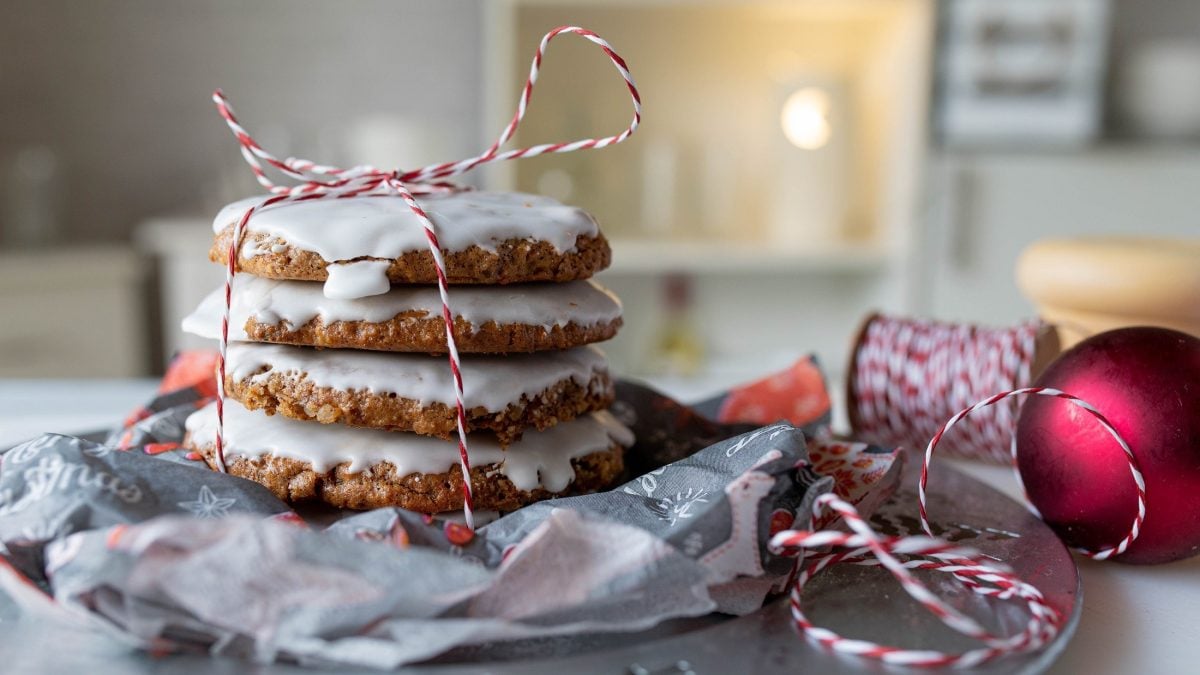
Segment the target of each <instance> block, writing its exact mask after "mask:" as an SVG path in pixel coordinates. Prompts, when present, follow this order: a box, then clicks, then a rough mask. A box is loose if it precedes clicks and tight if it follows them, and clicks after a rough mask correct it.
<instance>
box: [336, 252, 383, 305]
mask: <svg viewBox="0 0 1200 675" xmlns="http://www.w3.org/2000/svg"><path fill="white" fill-rule="evenodd" d="M391 266H392V263H391V262H390V261H387V260H356V261H353V262H338V263H331V264H329V265H327V266H326V267H325V271H326V272H328V273H329V277H328V278H327V279H326V280H325V285H324V287H323V289H322V290H323V291H324V293H325V297H327V298H331V299H333V300H354V299H355V298H366V297H370V296H373V295H383V294H384V293H387V292H388V291H389V290H391V288H392V284H391V282H390V281H388V275H387V272H388V268H389V267H391Z"/></svg>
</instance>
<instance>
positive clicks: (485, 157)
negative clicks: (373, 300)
mask: <svg viewBox="0 0 1200 675" xmlns="http://www.w3.org/2000/svg"><path fill="white" fill-rule="evenodd" d="M563 33H573V34H575V35H579V36H581V37H583V38H584V39H586V40H588V41H590V42H592V43H593V44H595V45H597V46H599V47H600V49H601V51H603V52H604V54H605V55H606V56H608V59H609V60H610V61H611V62H612V64H613V66H614V67H616V69H617V72H618V73H619V74H620V75H621V78H622V79H624V80H625V85H626V87H627V88H628V89H629V96H630V98H631V99H632V101H633V119H632V121H631V122H630V123H629V126H628V127H627V128H626V129H625V130H624V131H622V132H621V133H619V134H616V135H613V136H606V137H604V138H587V139H583V140H578V141H573V142H569V143H547V144H543V145H534V146H531V147H527V148H519V149H515V150H507V151H505V152H500V146H502V145H504V144H505V143H507V142H508V141H509V139H511V138H512V136H513V134H514V133H516V131H517V127H518V126H519V125H520V124H521V120H522V119H524V117H525V112H526V110H527V109H528V107H529V100H530V97H531V96H532V95H533V86H534V84H535V83H536V82H537V78H538V71H539V70H540V69H541V66H542V57H543V55H544V54H545V52H546V47H547V46H548V45H549V44H550V41H551V40H553V39H554V38H555V37H557V36H559V35H561V34H563ZM213 102H214V103H216V105H217V110H218V111H219V112H220V114H221V117H223V118H224V119H225V122H226V124H228V125H229V129H230V130H231V131H232V132H233V135H234V136H235V137H236V138H237V141H238V144H239V145H240V146H241V152H242V157H243V158H244V159H245V160H246V163H247V164H249V165H250V170H251V171H252V172H254V177H255V178H256V179H257V180H258V182H259V184H260V185H262V186H263V187H264V188H266V189H267V191H268V192H270V193H271V195H272V196H271V197H269V198H267V199H266V200H265V201H263V202H262V203H260V204H257V205H255V206H252V207H250V208H249V209H247V210H246V212H245V213H244V214H242V217H241V218H240V219H239V220H238V221H237V225H236V226H235V227H234V231H233V237H232V239H231V240H230V242H229V250H228V256H229V262H228V266H227V267H226V270H225V308H224V313H223V314H222V316H221V346H220V357H219V359H218V374H217V434H216V464H217V467H218V469H219V470H220V471H225V448H224V441H225V439H224V431H225V357H226V353H227V350H228V345H229V314H230V307H231V305H232V297H233V279H234V276H235V275H236V274H237V271H238V250H239V249H240V247H241V243H242V239H243V237H244V236H245V231H246V224H247V223H249V222H250V218H251V217H252V216H254V214H255V213H257V212H258V211H260V210H261V209H263V208H266V207H269V206H273V205H276V204H281V203H284V202H300V201H307V200H312V199H343V198H348V197H387V196H399V197H400V198H402V199H404V201H405V203H406V204H408V206H409V208H410V209H412V212H413V214H414V215H416V216H417V219H418V220H419V221H420V222H421V224H422V226H424V228H425V237H426V239H427V241H428V244H429V252H430V253H431V254H432V255H433V261H434V265H435V267H436V269H437V278H438V292H439V293H440V294H441V298H442V318H443V319H444V321H445V324H446V345H447V348H448V349H447V351H448V352H449V357H448V358H449V362H450V371H451V373H452V374H453V376H454V377H453V380H454V398H455V405H456V407H457V421H458V451H459V466H460V467H461V469H462V479H463V510H464V511H465V514H466V521H467V525H468V526H469V527H470V528H471V529H474V519H473V515H472V511H473V508H472V506H473V499H472V489H471V463H470V458H469V456H468V452H467V434H466V407H465V405H464V404H463V385H462V369H461V367H460V360H459V357H458V346H457V343H456V342H455V339H454V315H453V313H452V312H451V311H450V298H449V292H448V290H447V281H446V266H445V261H444V260H443V259H442V247H441V244H440V243H439V242H438V236H437V230H436V228H435V226H434V224H433V222H432V221H430V219H429V217H428V216H427V215H426V214H425V211H424V210H422V208H421V206H420V205H419V204H418V203H417V200H416V199H415V198H414V195H428V194H434V193H445V192H451V191H456V190H461V189H464V188H462V187H459V186H456V185H454V184H452V183H448V182H445V180H444V179H447V178H450V177H453V176H457V175H460V174H463V173H465V172H467V171H470V170H471V169H474V168H475V167H477V166H481V165H483V164H489V163H491V162H500V161H505V160H510V159H520V158H522V157H534V156H537V155H543V154H548V153H561V152H573V151H575V150H588V149H593V148H603V147H607V146H609V145H615V144H617V143H620V142H621V141H624V140H625V139H627V138H629V136H630V135H632V134H633V132H634V131H636V130H637V128H638V124H639V123H640V122H641V115H642V103H641V97H640V96H639V94H638V90H637V86H636V85H635V84H634V82H633V75H631V74H630V72H629V68H628V66H626V65H625V60H624V59H622V58H621V56H620V55H618V54H617V53H616V52H615V51H614V50H613V48H612V45H610V44H608V42H606V41H605V40H604V39H602V38H601V37H600V36H599V35H596V34H595V33H593V32H592V31H590V30H587V29H585V28H579V27H577V26H561V27H559V28H555V29H554V30H552V31H550V32H549V33H546V35H545V36H544V37H543V38H542V41H541V43H540V44H539V45H538V49H537V52H536V53H535V54H534V56H533V63H532V64H531V65H530V68H529V78H528V79H527V80H526V82H525V86H524V88H523V89H522V90H521V96H520V99H519V101H518V103H517V111H516V112H515V113H514V114H513V117H512V120H511V121H510V122H509V123H508V125H507V126H506V127H505V128H504V131H502V132H501V133H500V136H499V137H498V138H497V139H496V141H495V142H494V143H492V145H491V146H490V147H489V148H488V149H487V150H485V151H484V152H483V153H482V154H480V155H477V156H475V157H470V158H468V159H463V160H459V161H456V162H445V163H442V164H433V165H430V166H426V167H422V168H420V169H414V170H412V171H400V170H392V171H388V170H384V169H378V168H376V167H373V166H366V165H362V166H356V167H352V168H349V169H341V168H338V167H334V166H326V165H321V164H316V163H314V162H311V161H308V160H305V159H295V158H288V159H282V160H281V159H278V158H276V157H275V156H274V155H272V154H271V153H269V152H267V151H266V150H264V149H263V148H262V146H260V145H259V144H258V142H257V141H255V140H254V138H252V137H251V136H250V134H249V132H247V131H246V130H245V129H244V128H243V127H242V125H241V124H239V123H238V121H237V118H236V117H235V116H234V114H233V109H232V107H231V106H230V104H229V102H228V100H227V99H226V98H225V95H224V94H223V93H222V92H221V91H220V90H217V91H216V92H214V93H213ZM263 163H266V164H267V165H270V166H271V167H274V168H275V169H277V170H278V171H279V172H281V173H283V174H284V175H286V176H288V177H290V178H292V179H295V180H297V181H300V183H299V184H297V185H277V184H275V183H274V182H273V181H272V180H271V179H270V178H269V177H268V176H267V174H266V170H265V169H264V167H263Z"/></svg>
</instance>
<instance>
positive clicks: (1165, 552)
mask: <svg viewBox="0 0 1200 675" xmlns="http://www.w3.org/2000/svg"><path fill="white" fill-rule="evenodd" d="M1035 386H1040V387H1053V388H1055V389H1061V390H1062V391H1065V392H1067V393H1069V394H1072V395H1074V396H1078V397H1079V398H1081V399H1083V400H1085V401H1087V402H1088V403H1091V404H1092V405H1093V406H1095V407H1096V409H1097V410H1099V411H1100V413H1101V414H1103V415H1104V416H1105V417H1106V418H1107V419H1108V421H1109V422H1111V423H1112V425H1113V427H1115V428H1116V430H1117V431H1118V432H1120V434H1121V436H1122V437H1123V438H1124V439H1125V440H1126V441H1127V442H1128V443H1129V446H1130V448H1131V449H1132V450H1133V453H1134V455H1135V456H1136V457H1137V460H1138V464H1139V465H1140V467H1141V470H1142V473H1143V475H1144V476H1145V479H1146V518H1145V522H1144V523H1143V527H1142V530H1141V535H1140V536H1139V537H1138V538H1137V540H1136V541H1134V542H1133V544H1132V545H1131V546H1130V547H1129V549H1128V550H1126V551H1125V553H1123V554H1121V555H1119V556H1114V557H1113V560H1120V561H1121V562H1128V563H1141V564H1152V563H1162V562H1169V561H1172V560H1179V559H1181V558H1187V557H1189V556H1192V555H1195V554H1197V553H1200V339H1197V338H1195V337H1192V336H1190V335H1187V334H1186V333H1181V332H1178V331H1174V330H1168V329H1166V328H1150V327H1138V328H1122V329H1119V330H1113V331H1109V332H1106V333H1101V334H1099V335H1096V336H1093V337H1091V338H1088V339H1087V340H1084V341H1083V342H1080V343H1079V344H1077V345H1075V347H1073V348H1071V349H1070V350H1068V351H1066V352H1064V353H1063V354H1062V355H1061V356H1059V357H1058V359H1057V360H1055V361H1054V362H1053V363H1052V364H1051V365H1050V367H1049V368H1047V369H1046V371H1045V372H1044V373H1042V375H1041V377H1039V378H1038V381H1037V382H1036V383H1035ZM1016 442H1017V468H1018V470H1019V471H1020V474H1021V479H1022V481H1024V483H1025V489H1026V491H1027V492H1028V495H1029V500H1030V501H1031V502H1033V505H1034V506H1036V507H1037V508H1038V510H1039V511H1040V512H1041V514H1042V518H1043V519H1045V521H1046V523H1047V524H1049V525H1050V527H1052V528H1053V529H1054V531H1055V532H1057V533H1058V535H1059V536H1060V537H1062V539H1063V541H1065V542H1067V543H1068V544H1070V545H1072V546H1077V547H1082V548H1087V549H1093V550H1095V549H1101V548H1105V547H1108V546H1112V545H1114V544H1116V543H1117V542H1118V541H1120V540H1121V538H1122V537H1123V536H1124V535H1125V534H1126V533H1127V532H1128V531H1129V526H1130V523H1132V522H1133V517H1134V514H1135V513H1136V512H1137V491H1136V488H1135V486H1134V482H1133V479H1132V477H1131V476H1130V473H1129V465H1128V463H1127V461H1126V460H1125V457H1124V454H1123V453H1122V451H1121V448H1120V446H1119V445H1117V443H1116V441H1114V440H1113V438H1112V437H1111V436H1110V435H1109V434H1108V433H1107V432H1106V431H1105V430H1104V429H1103V428H1102V427H1101V426H1100V425H1099V424H1097V423H1096V421H1095V420H1094V419H1093V418H1092V417H1091V416H1089V415H1088V414H1086V413H1085V412H1084V411H1082V410H1080V409H1079V408H1078V407H1076V406H1074V405H1071V404H1070V403H1067V402H1065V401H1060V400H1056V399H1052V398H1046V397H1040V396H1034V397H1030V398H1029V399H1027V400H1026V402H1025V404H1024V405H1023V406H1022V408H1021V414H1020V418H1019V419H1018V421H1017V436H1016Z"/></svg>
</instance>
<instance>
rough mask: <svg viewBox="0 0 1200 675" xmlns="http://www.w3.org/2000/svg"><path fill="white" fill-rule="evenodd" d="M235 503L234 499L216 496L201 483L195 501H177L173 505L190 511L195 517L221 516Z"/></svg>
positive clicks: (227, 513) (225, 514)
mask: <svg viewBox="0 0 1200 675" xmlns="http://www.w3.org/2000/svg"><path fill="white" fill-rule="evenodd" d="M236 503H237V500H236V499H229V498H227V497H218V496H216V495H215V494H213V491H212V490H210V489H209V487H208V486H207V485H201V486H200V495H199V496H198V497H196V501H194V502H178V503H176V504H175V505H176V506H178V507H179V508H181V509H184V510H185V511H191V512H192V515H194V516H196V517H197V518H221V517H223V516H227V515H229V507H231V506H233V505H234V504H236Z"/></svg>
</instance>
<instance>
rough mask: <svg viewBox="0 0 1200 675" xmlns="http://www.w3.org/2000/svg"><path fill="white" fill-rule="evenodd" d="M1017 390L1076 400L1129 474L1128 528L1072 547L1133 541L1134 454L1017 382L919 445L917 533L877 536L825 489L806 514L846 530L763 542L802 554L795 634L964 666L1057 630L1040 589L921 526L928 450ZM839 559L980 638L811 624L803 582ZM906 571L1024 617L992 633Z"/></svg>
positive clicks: (831, 644)
mask: <svg viewBox="0 0 1200 675" xmlns="http://www.w3.org/2000/svg"><path fill="white" fill-rule="evenodd" d="M1022 396H1050V397H1053V398H1057V399H1061V400H1063V401H1066V402H1067V403H1069V404H1071V405H1075V406H1078V407H1079V408H1081V409H1083V410H1084V411H1086V412H1087V413H1088V414H1089V415H1091V416H1092V417H1094V418H1095V419H1096V421H1097V422H1099V424H1100V425H1101V426H1102V427H1104V429H1105V430H1106V431H1107V432H1108V433H1109V434H1110V435H1111V436H1112V437H1113V439H1114V440H1116V441H1117V443H1118V444H1119V445H1120V446H1121V449H1122V450H1123V451H1124V453H1125V458H1126V460H1127V462H1128V464H1129V471H1130V474H1131V475H1132V477H1133V481H1134V484H1135V485H1136V486H1137V495H1138V499H1137V514H1136V515H1135V516H1134V518H1133V523H1132V525H1131V526H1130V528H1129V531H1128V533H1127V534H1126V535H1125V536H1124V537H1122V539H1121V541H1120V542H1118V543H1117V544H1116V545H1115V546H1112V547H1109V548H1104V549H1101V550H1097V551H1091V550H1082V549H1080V550H1079V553H1081V554H1083V555H1086V556H1088V557H1091V558H1094V559H1096V560H1104V559H1107V558H1109V557H1112V556H1114V555H1120V554H1121V553H1123V552H1125V551H1126V550H1127V549H1128V548H1129V545H1130V544H1132V543H1133V541H1134V540H1135V539H1137V537H1138V534H1139V533H1140V532H1141V528H1142V521H1143V520H1144V519H1145V517H1146V482H1145V479H1144V478H1143V476H1142V472H1141V469H1140V468H1139V467H1138V462H1137V458H1136V457H1135V456H1134V454H1133V451H1132V450H1131V449H1130V447H1129V444H1128V443H1127V442H1126V441H1125V439H1124V438H1122V437H1121V434H1120V433H1118V432H1117V430H1116V429H1115V428H1113V426H1112V424H1111V423H1110V422H1109V421H1108V420H1107V419H1105V417H1104V415H1102V414H1101V413H1100V412H1099V411H1098V410H1096V409H1095V408H1094V407H1092V405H1091V404H1089V403H1087V402H1086V401H1083V400H1081V399H1079V398H1077V397H1075V396H1071V395H1070V394H1067V393H1065V392H1062V391H1059V390H1057V389H1051V388H1048V387H1025V388H1022V389H1016V390H1013V391H1007V392H1003V393H1000V394H996V395H994V396H990V397H988V398H986V399H984V400H982V401H979V402H978V403H975V404H974V405H971V406H968V407H966V408H964V409H962V410H960V411H959V412H958V413H956V414H955V415H954V416H952V417H951V418H950V419H949V420H948V421H946V422H945V423H944V424H943V425H942V426H941V427H940V428H939V429H938V430H937V432H936V433H935V434H934V435H933V438H932V439H931V440H930V441H929V443H928V445H926V447H925V458H924V463H923V465H922V467H921V480H920V483H919V484H918V502H919V509H920V518H921V528H922V529H923V530H924V531H925V536H922V535H915V536H906V537H881V536H879V535H877V534H876V533H875V532H874V531H873V530H872V529H871V527H870V525H868V524H867V523H866V522H865V521H864V520H863V519H862V517H861V516H860V515H859V514H858V511H857V510H855V508H854V507H853V506H851V505H850V504H848V503H846V502H844V501H842V500H841V499H839V498H838V497H836V496H834V495H832V494H826V495H822V496H821V497H819V498H817V500H816V502H815V503H814V505H813V518H814V520H816V519H819V518H821V517H822V516H825V515H826V514H827V511H832V512H833V513H836V514H837V515H838V516H841V518H842V519H843V520H844V521H845V523H846V525H847V526H848V527H849V529H850V530H851V532H850V533H846V532H841V531H837V530H823V531H819V532H807V531H798V530H787V531H784V532H780V533H778V534H776V535H775V536H774V537H772V538H771V542H770V548H771V550H772V551H774V552H776V553H779V554H783V555H795V556H800V555H804V554H806V553H807V556H808V557H807V559H805V560H802V561H799V562H798V565H801V564H802V565H803V567H802V568H800V567H798V569H797V572H796V575H795V579H794V580H793V582H792V589H791V594H790V601H791V612H792V619H793V621H794V622H795V624H796V627H797V629H798V630H799V631H800V632H801V633H802V634H804V635H806V636H807V637H808V638H809V639H811V640H813V641H814V642H816V643H817V644H819V645H821V646H823V647H825V648H827V649H830V650H832V651H836V652H839V653H843V654H851V655H855V656H858V657H862V658H869V659H876V660H879V661H883V662H885V663H889V664H895V665H905V666H917V667H953V668H970V667H973V666H976V665H979V664H981V663H984V662H986V661H991V660H993V659H996V658H999V657H1002V656H1007V655H1013V654H1023V653H1027V652H1032V651H1036V650H1037V649H1040V648H1041V647H1042V646H1044V645H1046V644H1047V643H1048V642H1050V641H1051V640H1053V639H1054V637H1055V636H1056V635H1057V634H1058V631H1059V630H1060V629H1061V627H1062V624H1063V621H1064V619H1065V617H1063V616H1061V615H1060V613H1059V612H1058V611H1057V610H1055V609H1054V608H1053V607H1051V606H1050V605H1049V604H1047V602H1046V599H1045V597H1044V596H1043V595H1042V593H1041V592H1040V591H1038V589H1037V588H1035V587H1034V586H1032V585H1030V584H1028V583H1026V582H1024V581H1022V580H1021V579H1019V578H1017V577H1016V576H1015V575H1013V574H1012V573H1011V572H1009V571H1008V570H1004V569H1000V568H998V567H997V566H995V564H994V562H992V560H991V559H990V558H988V557H987V556H984V555H983V554H981V553H980V552H979V551H976V550H974V549H971V548H967V547H961V546H956V545H954V544H951V543H949V542H947V541H944V540H942V539H938V538H936V537H934V536H933V530H932V528H931V527H930V525H929V518H928V509H927V506H926V493H925V488H926V485H927V483H928V480H929V466H930V464H931V462H932V461H933V453H934V450H935V449H936V448H937V446H938V443H940V442H941V440H942V437H943V436H944V435H945V433H946V432H947V431H948V430H949V429H950V428H951V427H953V426H954V425H956V424H958V423H959V422H960V421H962V420H963V419H964V418H966V417H968V416H970V415H972V414H976V413H978V412H979V411H980V410H985V409H988V408H991V407H992V406H995V405H997V404H999V403H1001V402H1011V401H1013V400H1016V399H1018V398H1019V397H1022ZM1010 445H1011V448H1012V461H1013V464H1014V467H1015V464H1016V459H1017V455H1016V453H1017V447H1016V443H1015V439H1014V440H1013V441H1012V442H1011V443H1010ZM1018 478H1019V475H1018ZM900 557H904V558H905V560H903V561H902V560H900ZM839 563H847V564H855V565H878V566H882V567H884V568H885V569H887V570H888V571H889V572H891V574H892V575H893V576H894V577H895V578H896V580H897V581H898V582H899V583H900V586H901V587H902V588H903V589H904V591H905V592H906V593H908V595H909V596H911V597H912V598H913V599H914V600H916V601H917V602H919V603H921V605H923V606H924V607H925V608H926V609H928V610H929V611H930V612H931V613H933V614H934V615H935V616H937V617H938V619H940V620H941V621H942V623H944V624H945V625H946V626H948V627H950V628H951V629H953V630H955V631H957V632H959V633H961V634H963V635H967V636H970V637H973V638H975V639H977V640H979V641H981V642H982V643H983V645H984V646H983V647H981V648H978V649H974V650H970V651H966V652H962V653H959V654H947V653H943V652H938V651H934V650H910V649H902V648H899V647H891V646H885V645H879V644H875V643H873V642H868V641H865V640H855V639H852V638H846V637H842V636H841V635H838V634H837V633H834V632H833V631H830V630H828V629H825V628H821V627H819V626H815V625H813V624H812V622H810V621H809V620H808V618H807V617H806V616H805V615H804V612H803V610H802V602H801V601H802V595H803V591H804V586H805V585H806V584H807V583H808V581H809V580H810V579H812V577H814V576H816V575H817V574H818V573H820V572H821V571H822V570H824V569H827V568H828V567H830V566H832V565H835V564H839ZM912 569H921V570H931V571H937V572H944V573H948V574H951V575H953V576H954V577H955V578H957V579H958V580H959V581H960V582H962V583H963V584H964V585H965V586H966V587H967V588H968V589H970V590H971V591H972V592H974V593H977V594H979V595H984V596H989V597H994V598H995V599H996V600H1009V599H1016V600H1020V601H1021V602H1024V603H1025V605H1026V607H1027V608H1028V610H1029V621H1028V623H1027V624H1026V626H1025V628H1024V629H1023V630H1022V631H1020V632H1019V633H1017V634H1015V635H1012V636H1009V637H998V636H995V635H992V634H991V633H989V632H988V631H986V630H984V629H983V627H982V626H980V625H979V623H978V622H976V621H975V620H974V619H971V618H970V617H967V616H965V615H963V614H962V613H960V612H958V611H956V610H955V609H954V608H952V607H950V606H948V605H947V604H946V603H944V602H943V601H942V600H940V599H939V598H938V597H937V596H936V595H934V594H933V593H932V592H930V590H929V589H928V588H927V587H926V586H925V585H924V584H923V583H921V582H920V581H918V580H917V579H916V578H915V577H913V576H912V574H911V573H910V572H909V570H912Z"/></svg>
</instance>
